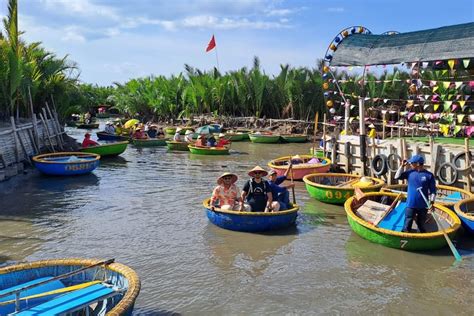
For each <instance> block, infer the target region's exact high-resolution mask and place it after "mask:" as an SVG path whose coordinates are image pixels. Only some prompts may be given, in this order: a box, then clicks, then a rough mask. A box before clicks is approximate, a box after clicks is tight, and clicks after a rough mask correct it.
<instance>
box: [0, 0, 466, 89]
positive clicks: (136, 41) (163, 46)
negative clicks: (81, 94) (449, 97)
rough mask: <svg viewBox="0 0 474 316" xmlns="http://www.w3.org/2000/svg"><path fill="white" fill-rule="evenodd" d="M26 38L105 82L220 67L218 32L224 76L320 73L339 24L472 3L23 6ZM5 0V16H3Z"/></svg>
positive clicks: (435, 14) (430, 20)
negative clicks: (255, 69) (250, 70)
mask: <svg viewBox="0 0 474 316" xmlns="http://www.w3.org/2000/svg"><path fill="white" fill-rule="evenodd" d="M18 1H19V24H20V29H21V30H23V31H25V32H26V33H25V34H24V35H23V38H24V39H25V40H26V41H27V42H32V41H41V42H43V46H45V47H46V48H47V49H48V50H50V51H53V52H55V53H56V54H57V55H58V56H59V57H62V56H64V55H66V54H68V55H69V58H70V59H71V60H73V61H75V62H77V64H78V66H79V67H80V69H81V77H80V78H81V80H82V81H84V82H88V83H98V84H100V85H108V84H111V83H112V82H114V81H116V82H125V81H127V80H128V79H130V78H136V77H141V76H147V75H151V74H153V75H165V76H169V75H171V74H178V73H179V72H182V71H184V64H189V65H191V66H193V67H196V68H199V69H201V70H209V69H211V68H212V67H214V66H215V65H216V55H215V52H214V51H211V52H209V53H205V48H206V46H207V43H208V42H209V40H210V38H211V36H212V34H215V36H216V42H217V54H218V58H219V65H220V70H221V71H223V72H224V71H229V70H236V69H239V68H241V67H244V66H247V67H250V66H251V65H252V61H253V57H254V56H258V57H259V58H260V60H261V65H262V68H263V69H264V71H265V72H266V73H267V74H270V75H272V74H276V73H278V72H279V69H280V64H290V65H291V66H295V67H299V66H303V67H314V66H315V64H316V60H317V59H318V58H322V57H323V55H324V52H325V51H326V48H327V46H328V44H329V42H330V41H331V40H332V39H333V37H334V36H335V35H336V34H337V33H338V32H339V31H340V30H341V29H343V28H345V27H349V26H353V25H363V26H365V27H367V28H368V29H369V30H371V31H372V33H374V34H380V33H383V32H385V31H388V30H396V31H399V32H410V31H417V30H423V29H429V28H435V27H440V26H446V25H452V24H460V23H467V22H473V21H474V2H473V1H472V0H456V1H440V0H431V1H428V0H410V1H406V0H359V1H349V0H345V1H342V0H341V1H337V0H326V1H321V0H291V1H285V0H18ZM7 2H8V1H7V0H0V15H1V16H4V15H5V14H6V12H7Z"/></svg>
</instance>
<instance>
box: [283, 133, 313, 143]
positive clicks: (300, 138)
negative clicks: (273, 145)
mask: <svg viewBox="0 0 474 316" xmlns="http://www.w3.org/2000/svg"><path fill="white" fill-rule="evenodd" d="M280 137H281V139H283V141H284V142H287V143H306V142H307V141H308V136H306V135H304V134H281V135H280Z"/></svg>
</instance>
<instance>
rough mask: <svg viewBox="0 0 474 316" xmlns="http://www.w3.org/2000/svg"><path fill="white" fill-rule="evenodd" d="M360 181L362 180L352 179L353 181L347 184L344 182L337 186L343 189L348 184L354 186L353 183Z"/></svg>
mask: <svg viewBox="0 0 474 316" xmlns="http://www.w3.org/2000/svg"><path fill="white" fill-rule="evenodd" d="M359 180H360V178H356V179H352V180H349V181H346V182H343V183H339V184H338V185H336V187H343V186H346V185H348V184H353V183H356V182H357V181H359Z"/></svg>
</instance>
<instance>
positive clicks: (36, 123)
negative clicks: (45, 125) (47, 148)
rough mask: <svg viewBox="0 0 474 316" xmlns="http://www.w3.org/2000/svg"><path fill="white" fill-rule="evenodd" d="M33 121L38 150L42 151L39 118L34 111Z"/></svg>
mask: <svg viewBox="0 0 474 316" xmlns="http://www.w3.org/2000/svg"><path fill="white" fill-rule="evenodd" d="M32 123H33V132H34V137H35V140H36V145H37V147H38V150H39V151H41V144H40V138H39V131H38V119H37V118H36V114H35V113H33V116H32Z"/></svg>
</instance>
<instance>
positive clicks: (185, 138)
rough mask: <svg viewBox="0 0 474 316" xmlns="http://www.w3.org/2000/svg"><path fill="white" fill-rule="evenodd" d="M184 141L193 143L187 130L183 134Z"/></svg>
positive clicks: (191, 133)
mask: <svg viewBox="0 0 474 316" xmlns="http://www.w3.org/2000/svg"><path fill="white" fill-rule="evenodd" d="M184 141H185V142H187V143H194V139H193V132H192V131H190V130H187V131H186V133H184Z"/></svg>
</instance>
